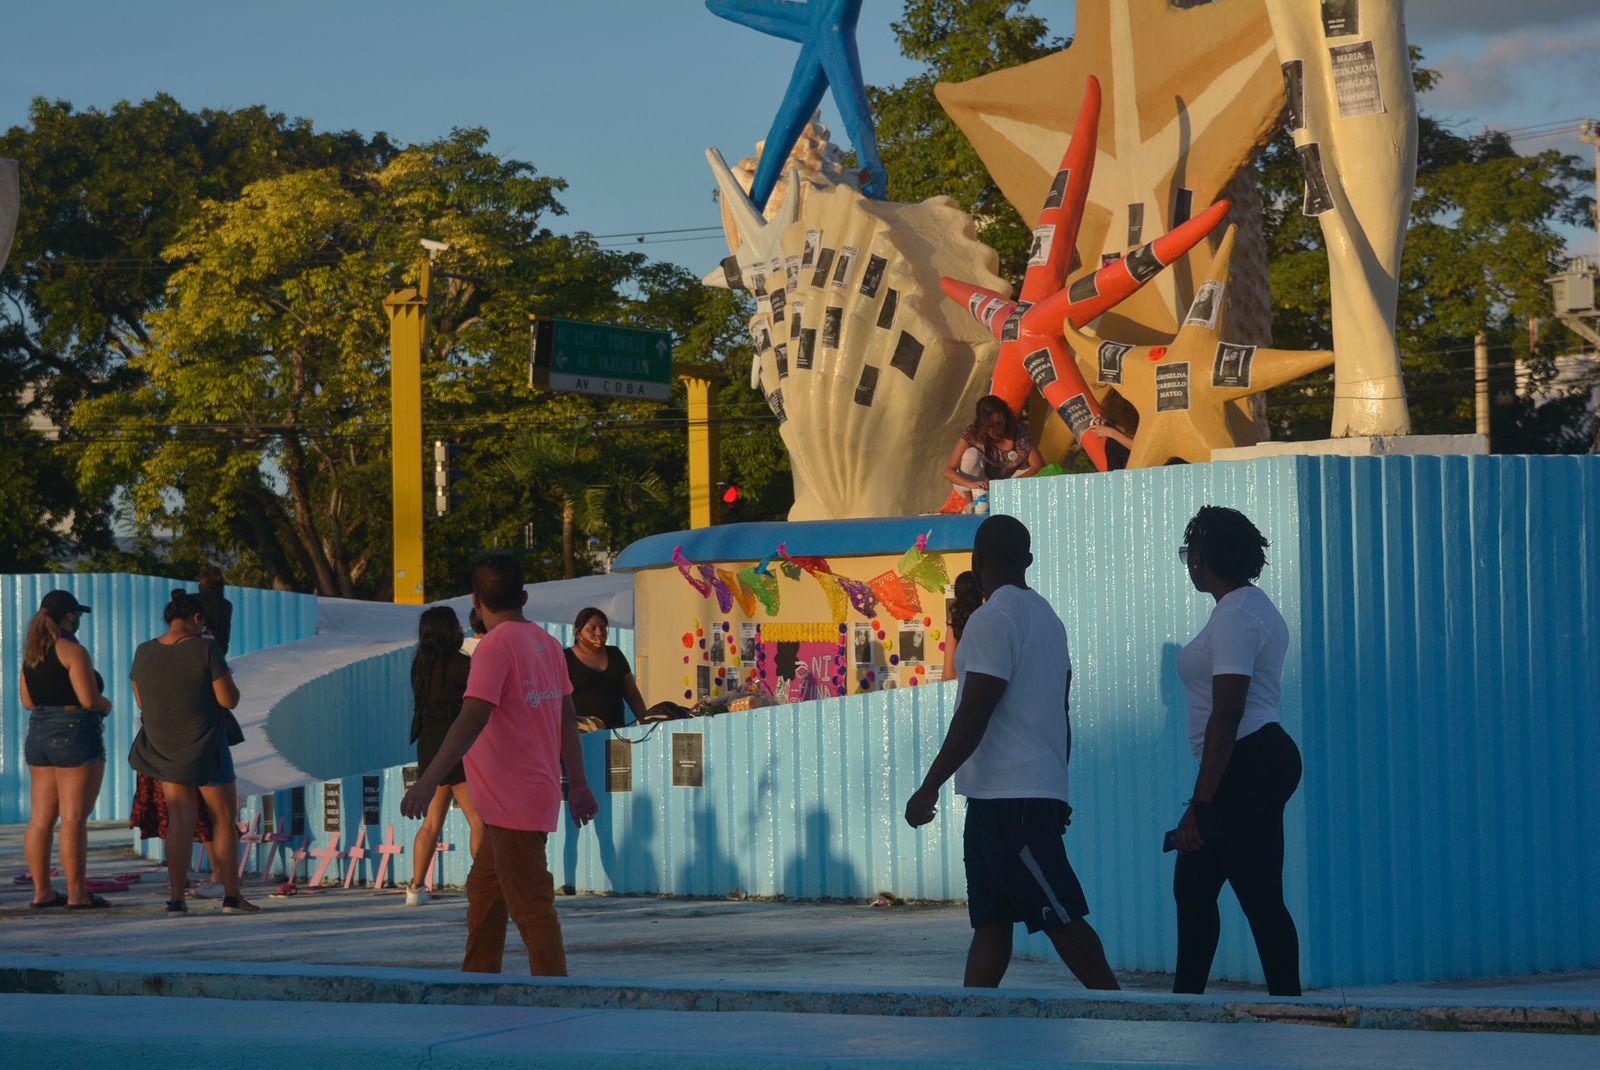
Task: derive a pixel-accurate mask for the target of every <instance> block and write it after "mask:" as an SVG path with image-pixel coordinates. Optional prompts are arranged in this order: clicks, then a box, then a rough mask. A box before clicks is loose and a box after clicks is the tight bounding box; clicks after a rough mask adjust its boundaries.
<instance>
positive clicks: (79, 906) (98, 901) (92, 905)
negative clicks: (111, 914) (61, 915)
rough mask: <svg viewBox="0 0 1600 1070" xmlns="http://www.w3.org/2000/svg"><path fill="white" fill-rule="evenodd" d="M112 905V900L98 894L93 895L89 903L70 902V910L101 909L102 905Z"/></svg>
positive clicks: (68, 907)
mask: <svg viewBox="0 0 1600 1070" xmlns="http://www.w3.org/2000/svg"><path fill="white" fill-rule="evenodd" d="M110 905H111V900H109V899H102V898H100V897H99V896H98V895H91V896H90V897H89V901H88V902H87V903H68V904H67V909H68V910H99V909H100V908H101V907H108V906H110Z"/></svg>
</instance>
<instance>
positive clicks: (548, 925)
mask: <svg viewBox="0 0 1600 1070" xmlns="http://www.w3.org/2000/svg"><path fill="white" fill-rule="evenodd" d="M546 836H547V834H546V833H543V832H524V831H522V830H520V829H508V828H498V827H496V826H494V825H489V824H485V825H484V826H483V843H482V844H481V845H480V846H479V847H478V853H477V855H476V856H475V857H474V858H473V860H472V872H471V873H469V874H468V875H467V953H466V955H465V956H464V957H463V958H462V960H461V970H462V972H463V973H499V972H500V963H501V960H502V959H503V958H504V957H505V951H506V918H507V916H509V917H510V918H511V920H513V921H515V922H516V923H517V931H518V932H520V933H521V934H522V942H523V944H524V945H526V946H527V948H528V971H529V972H530V973H532V974H533V976H535V977H565V976H566V975H567V950H566V948H565V947H564V946H563V945H562V943H561V921H560V919H559V918H557V917H556V882H555V878H554V877H552V876H551V875H550V867H549V865H548V864H547V863H546V861H545V839H546Z"/></svg>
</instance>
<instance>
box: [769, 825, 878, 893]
mask: <svg viewBox="0 0 1600 1070" xmlns="http://www.w3.org/2000/svg"><path fill="white" fill-rule="evenodd" d="M832 840H833V819H832V818H831V817H829V816H828V812H827V810H825V809H823V808H822V807H821V806H816V807H814V808H813V809H812V810H811V812H810V813H809V814H807V815H806V828H805V842H804V843H803V844H801V846H800V850H799V851H798V852H796V854H795V855H794V857H793V858H791V859H790V860H789V864H788V866H786V867H785V868H784V877H783V887H782V888H781V889H780V891H781V893H782V894H783V895H785V896H787V897H788V898H790V899H856V898H860V897H861V896H862V895H864V894H865V893H864V892H863V891H862V889H861V880H860V877H859V876H858V874H857V873H856V868H855V866H853V865H851V864H850V860H849V859H848V858H847V857H845V856H844V855H843V854H838V853H835V852H834V850H833V843H832Z"/></svg>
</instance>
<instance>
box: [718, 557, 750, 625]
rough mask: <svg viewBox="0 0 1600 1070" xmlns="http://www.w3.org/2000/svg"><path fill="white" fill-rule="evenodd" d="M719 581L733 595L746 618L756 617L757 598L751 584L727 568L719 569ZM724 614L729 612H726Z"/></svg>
mask: <svg viewBox="0 0 1600 1070" xmlns="http://www.w3.org/2000/svg"><path fill="white" fill-rule="evenodd" d="M717 579H718V580H720V581H721V583H722V585H723V586H724V587H726V588H727V589H728V590H729V591H730V592H731V593H732V594H733V598H734V600H735V601H736V602H738V603H739V611H740V612H742V613H743V614H744V615H745V616H746V617H754V616H755V615H756V596H755V593H754V592H753V591H751V590H750V586H749V584H747V583H745V582H744V581H743V580H741V579H740V578H739V577H738V575H737V574H735V573H732V572H729V571H728V570H727V569H725V568H719V569H717ZM723 612H727V611H726V610H724V611H723Z"/></svg>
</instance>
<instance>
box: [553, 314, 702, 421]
mask: <svg viewBox="0 0 1600 1070" xmlns="http://www.w3.org/2000/svg"><path fill="white" fill-rule="evenodd" d="M528 319H529V320H531V321H532V324H533V340H532V348H531V351H530V354H529V357H530V359H529V361H528V385H529V386H534V385H538V386H542V387H544V388H545V389H547V390H565V391H570V392H573V393H579V394H599V395H601V396H602V397H613V398H634V399H643V400H648V401H665V400H667V399H668V398H669V397H671V396H672V335H671V334H669V333H668V332H666V331H655V330H647V329H645V328H640V327H617V326H613V325H611V324H608V323H580V322H578V321H577V320H564V319H553V318H550V317H545V316H529V317H528Z"/></svg>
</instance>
